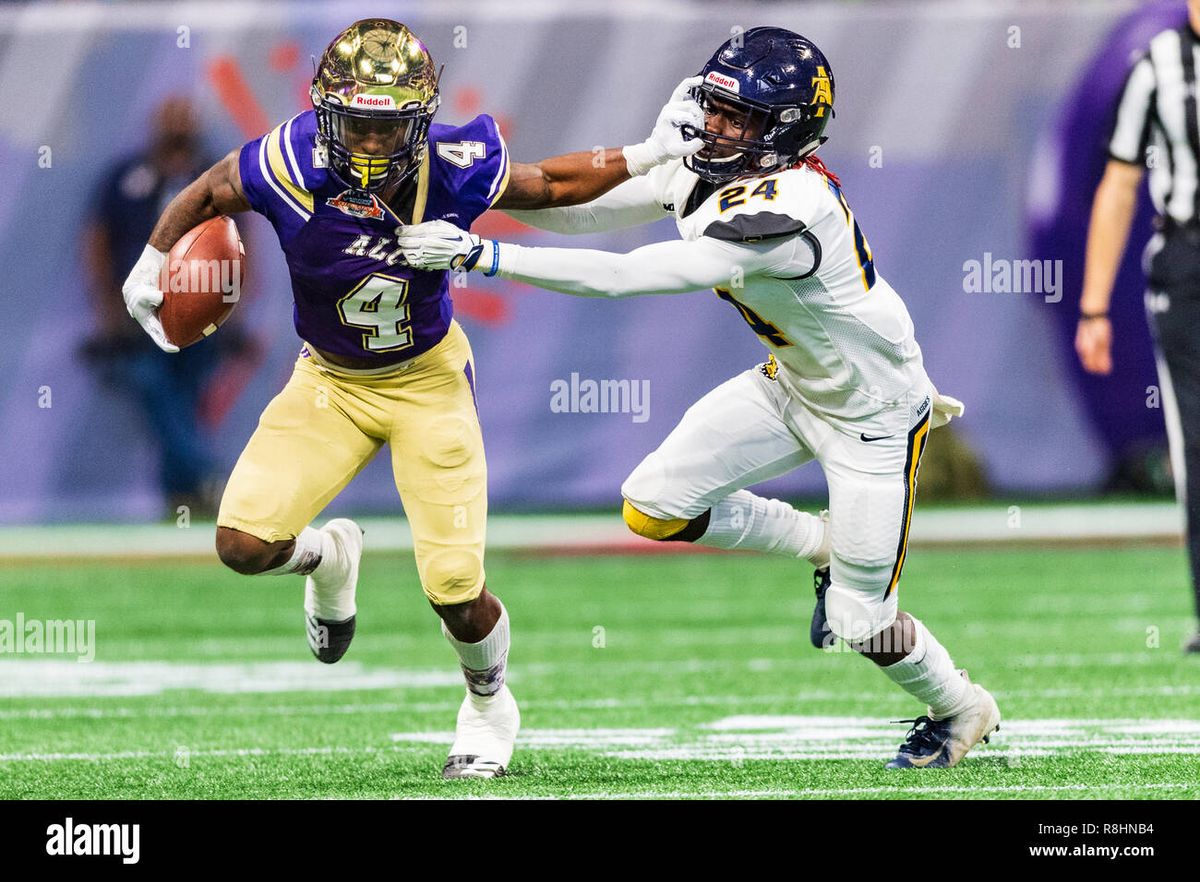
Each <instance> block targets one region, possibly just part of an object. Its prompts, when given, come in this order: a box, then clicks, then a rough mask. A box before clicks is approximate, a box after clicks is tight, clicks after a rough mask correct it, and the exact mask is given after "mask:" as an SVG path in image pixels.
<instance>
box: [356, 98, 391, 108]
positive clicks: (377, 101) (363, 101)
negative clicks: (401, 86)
mask: <svg viewBox="0 0 1200 882" xmlns="http://www.w3.org/2000/svg"><path fill="white" fill-rule="evenodd" d="M350 106H351V107H385V108H387V109H388V110H394V109H395V107H396V99H395V98H393V97H392V96H391V95H355V96H354V99H353V100H352V101H351V102H350Z"/></svg>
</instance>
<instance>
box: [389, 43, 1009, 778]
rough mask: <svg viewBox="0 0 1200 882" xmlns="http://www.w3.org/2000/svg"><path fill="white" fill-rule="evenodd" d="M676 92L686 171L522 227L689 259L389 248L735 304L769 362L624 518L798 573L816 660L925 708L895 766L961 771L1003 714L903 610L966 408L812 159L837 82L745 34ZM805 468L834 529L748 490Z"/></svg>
mask: <svg viewBox="0 0 1200 882" xmlns="http://www.w3.org/2000/svg"><path fill="white" fill-rule="evenodd" d="M689 94H690V95H691V96H692V97H693V98H694V99H695V102H696V103H695V104H694V105H692V110H693V119H692V122H691V123H684V124H683V125H682V126H681V129H682V134H683V135H684V136H685V138H688V139H689V145H688V146H689V149H690V150H692V151H694V152H692V154H691V155H690V156H688V157H685V158H682V159H678V158H677V159H673V160H667V161H663V162H660V163H657V164H654V163H653V161H652V160H651V161H648V162H647V163H646V164H645V166H640V165H638V164H637V163H636V162H633V161H631V162H630V163H629V165H630V171H631V174H633V175H634V177H633V178H632V179H631V180H629V181H627V182H625V183H623V184H621V185H620V186H618V187H617V188H616V189H614V190H612V191H611V192H610V193H609V194H608V195H606V196H603V197H601V198H600V199H598V200H596V201H594V202H591V203H588V204H586V205H581V206H575V207H570V208H557V209H550V210H548V211H541V212H532V213H523V214H521V215H520V216H521V219H522V220H526V221H528V222H529V223H532V224H534V225H535V226H539V227H542V228H544V229H551V230H557V231H561V232H593V231H597V230H609V229H616V228H619V227H626V226H630V225H633V224H638V223H646V222H649V221H653V220H657V219H659V218H661V217H666V216H672V215H673V216H674V217H675V220H676V224H677V226H678V229H679V233H680V235H681V237H682V240H681V241H675V242H661V243H657V244H653V245H648V246H645V247H643V248H638V249H636V250H634V251H631V252H629V253H627V254H613V253H609V252H603V251H594V250H584V249H560V248H525V247H520V246H517V245H511V244H501V243H497V242H492V241H488V240H480V239H479V238H478V237H477V236H473V235H471V234H469V233H465V232H463V231H461V230H458V229H457V228H455V227H454V226H453V225H451V224H447V223H445V222H441V221H436V222H432V223H427V224H419V225H417V226H413V227H408V228H406V229H405V230H404V231H402V234H401V238H400V245H401V247H402V249H403V252H404V255H405V259H406V260H407V261H408V262H409V263H410V264H411V265H412V266H414V267H416V268H419V269H431V270H440V269H446V268H461V269H465V270H472V269H475V270H480V271H482V272H483V273H484V274H485V275H497V274H498V275H501V276H503V277H506V278H511V279H516V280H518V281H522V282H527V283H529V284H534V285H538V286H540V287H543V288H548V289H551V290H555V291H561V292H563V293H566V294H575V295H580V296H584V297H627V296H631V295H637V294H670V293H684V292H688V291H695V290H696V289H699V288H706V287H712V288H714V289H715V290H716V293H717V294H718V296H720V297H721V298H722V299H724V300H727V301H728V302H729V303H730V304H732V306H733V307H734V308H735V309H736V310H737V312H738V313H739V314H740V315H741V317H742V319H744V320H745V321H746V323H747V324H749V326H750V328H751V329H752V330H753V331H754V333H756V334H757V335H758V336H759V337H760V338H761V340H762V341H763V343H764V345H765V346H766V347H767V349H768V350H769V352H770V354H769V356H768V358H767V361H766V363H765V364H763V365H761V366H759V367H758V368H755V369H752V370H748V371H746V372H744V373H742V374H739V375H738V376H736V377H734V378H732V379H731V380H728V381H727V382H725V383H723V384H722V385H720V386H718V387H717V388H716V389H714V390H712V391H711V392H709V393H708V394H707V395H705V396H704V397H703V398H702V399H700V401H698V402H696V404H695V405H693V406H692V407H691V408H690V409H689V410H688V411H687V413H686V414H685V415H684V417H683V419H682V420H681V421H680V423H679V425H677V426H676V427H675V429H674V430H673V431H672V432H671V433H670V434H669V435H668V436H667V438H666V440H665V441H663V443H662V444H661V445H660V446H659V448H658V449H657V450H655V451H654V452H653V453H651V454H650V455H649V456H647V457H646V458H645V459H644V460H643V461H642V463H641V464H640V465H639V466H638V467H637V468H636V469H635V470H634V472H633V474H631V475H630V476H629V478H628V479H627V480H626V481H625V483H624V485H623V486H622V488H621V492H622V495H623V496H624V497H625V503H624V517H625V520H626V522H627V523H628V524H629V526H630V528H631V529H632V530H633V531H634V532H636V533H638V534H640V535H642V536H646V537H648V538H651V539H656V540H661V541H688V542H696V543H699V544H701V545H708V546H713V547H716V548H730V549H732V548H737V549H750V550H758V551H764V552H768V553H775V554H784V555H788V556H791V557H793V558H798V559H806V560H808V561H810V562H811V563H812V564H813V565H814V566H815V567H816V568H817V573H816V584H817V599H818V603H817V609H816V611H815V612H814V617H813V625H812V634H811V637H812V639H813V641H814V643H816V644H818V645H822V644H824V645H829V644H831V643H833V642H834V638H835V637H840V638H842V639H843V640H845V641H846V642H847V643H848V644H849V645H850V646H851V647H852V648H853V649H855V650H856V651H857V652H859V653H861V654H862V655H864V656H866V657H867V658H869V659H870V660H871V661H873V662H874V663H875V664H876V665H878V666H879V667H880V668H881V670H882V671H883V672H884V674H886V675H887V676H888V677H889V678H890V679H891V680H892V681H893V682H895V683H896V684H897V685H898V686H900V687H901V688H902V689H904V690H906V691H907V692H909V693H910V694H911V695H913V696H914V697H916V698H917V699H919V700H920V701H921V702H922V703H924V704H925V705H927V713H926V714H925V715H923V716H919V717H917V718H916V719H915V720H913V721H911V722H912V723H913V725H912V728H911V729H910V730H909V732H908V734H907V736H906V738H905V741H904V743H903V744H902V745H901V746H900V749H899V751H898V753H897V755H896V756H895V758H893V759H892V760H891V761H890V762H889V763H888V767H889V768H913V767H947V766H953V765H954V764H956V763H957V762H958V761H959V760H960V759H961V758H962V757H963V755H964V754H965V753H966V752H967V751H968V750H970V749H971V748H972V747H974V746H975V745H976V744H977V743H979V742H980V741H986V740H987V737H988V736H989V735H990V734H991V733H992V732H993V731H995V730H996V729H997V728H998V727H999V722H1000V711H999V709H998V707H997V705H996V702H995V699H994V698H993V697H992V696H991V694H990V693H988V692H987V691H986V690H985V689H984V688H983V687H982V686H979V685H978V684H974V683H972V682H971V681H970V680H969V679H968V678H967V676H966V672H965V671H960V670H958V669H956V667H955V665H954V663H953V662H952V661H951V658H950V655H949V653H948V652H947V651H946V649H945V648H944V647H943V646H942V644H941V643H939V642H938V641H937V639H936V638H935V637H934V636H933V635H932V634H931V633H930V632H929V630H928V629H927V628H926V627H925V625H924V624H923V623H922V622H920V621H919V620H918V619H916V618H915V617H913V616H911V615H909V614H908V613H905V612H902V611H900V610H899V608H898V606H897V596H898V593H899V583H900V575H901V570H902V568H903V566H904V559H905V556H906V552H907V546H908V532H909V525H910V523H911V519H912V511H913V504H914V501H915V492H916V481H917V469H918V466H919V464H920V459H921V453H922V451H923V450H924V448H925V444H926V441H927V439H928V434H929V431H930V429H931V428H933V427H935V426H937V425H940V424H941V423H944V422H946V421H947V420H948V419H949V418H950V416H952V415H958V414H961V412H962V405H961V404H959V403H958V402H956V401H954V400H953V399H949V398H944V397H942V396H940V395H938V393H937V391H936V390H935V389H934V387H933V385H932V383H931V382H930V380H929V377H928V376H927V375H926V373H925V369H924V366H923V364H922V359H921V349H920V347H919V346H918V345H917V341H916V339H915V337H914V336H913V324H912V320H911V319H910V318H909V314H908V310H907V309H906V308H905V306H904V303H903V301H902V300H901V299H900V297H899V295H897V293H896V292H895V291H894V290H893V289H892V287H891V286H890V285H889V284H888V283H887V282H886V281H885V280H884V279H883V277H882V276H880V275H879V273H878V272H877V271H876V269H875V265H874V261H873V258H872V254H871V249H870V246H869V245H868V244H867V240H866V237H865V236H864V235H863V232H862V230H861V229H860V228H859V225H858V223H857V222H856V221H855V219H854V214H853V213H852V212H851V210H850V206H849V204H848V203H847V201H846V198H845V196H844V195H843V194H842V190H841V185H840V182H839V181H838V179H837V177H836V176H835V175H834V174H832V173H831V172H830V171H829V170H828V169H826V168H825V166H824V164H823V163H822V162H821V161H820V160H819V159H818V158H817V157H816V156H815V155H814V151H815V150H816V149H817V147H819V146H820V145H821V144H822V143H823V142H824V141H825V137H824V135H823V132H824V129H825V126H826V124H827V123H828V121H829V119H830V117H832V116H833V98H834V80H833V73H832V70H831V68H830V65H829V62H828V61H827V60H826V59H825V56H824V55H823V54H822V53H821V51H820V50H819V49H818V48H817V47H816V46H815V45H814V44H813V43H812V42H811V41H809V40H807V39H805V38H804V37H802V36H800V35H799V34H795V33H793V32H791V31H787V30H784V29H782V28H753V29H751V30H748V31H746V32H745V33H744V34H741V35H740V37H739V38H738V39H735V40H730V41H729V42H727V43H726V44H725V45H723V46H722V47H721V48H720V49H719V50H718V51H717V53H716V54H715V55H714V56H713V57H712V59H711V60H710V61H709V62H708V64H707V65H705V67H704V69H703V70H702V71H701V73H700V75H699V76H697V77H693V78H689V79H688V80H685V81H684V82H683V83H682V84H680V89H679V90H677V93H676V96H675V98H676V103H677V105H678V101H679V100H680V99H684V100H686V98H687V96H688V95H689ZM639 173H640V174H639ZM814 459H815V460H816V461H817V462H819V463H820V464H821V467H822V469H823V470H824V472H825V476H826V479H827V481H828V485H829V511H828V512H822V513H821V514H820V515H814V514H809V513H805V512H800V511H797V510H796V509H794V508H793V507H792V506H790V505H788V504H787V503H785V502H782V501H780V500H777V499H764V498H762V497H759V496H756V495H755V494H753V493H751V492H749V491H748V490H746V489H745V488H746V487H748V486H751V485H754V484H757V483H759V482H761V481H764V480H767V479H769V478H773V477H776V476H778V475H781V474H784V473H786V472H789V471H791V470H792V469H795V468H797V467H798V466H800V465H803V464H804V463H806V462H809V461H811V460H814Z"/></svg>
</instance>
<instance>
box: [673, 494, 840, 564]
mask: <svg viewBox="0 0 1200 882" xmlns="http://www.w3.org/2000/svg"><path fill="white" fill-rule="evenodd" d="M827 531H828V524H827V523H826V521H825V520H824V519H823V518H820V517H818V516H816V515H811V514H808V513H807V512H803V511H797V510H796V509H794V508H792V507H791V506H790V505H788V504H787V503H786V502H783V501H781V500H779V499H764V498H763V497H761V496H755V495H754V494H753V493H751V492H750V491H749V490H738V491H737V492H736V493H730V494H729V495H728V496H726V497H725V498H724V499H722V500H721V501H720V502H718V503H717V504H716V505H714V506H713V507H712V514H711V515H710V516H709V521H708V529H707V530H705V531H704V535H703V536H701V537H700V538H699V539H697V540H696V542H697V544H699V545H708V546H710V547H711V548H726V549H733V548H740V549H743V550H747V551H765V552H767V553H768V554H782V555H786V556H787V557H798V558H804V559H806V560H809V561H811V562H812V564H813V566H816V567H818V568H820V567H826V566H829V546H828V543H827V542H826V541H825V534H826V532H827Z"/></svg>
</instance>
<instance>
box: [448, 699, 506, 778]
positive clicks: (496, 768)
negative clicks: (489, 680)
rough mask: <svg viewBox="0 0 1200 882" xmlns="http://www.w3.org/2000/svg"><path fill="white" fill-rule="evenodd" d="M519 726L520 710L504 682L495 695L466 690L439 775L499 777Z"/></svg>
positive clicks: (504, 768) (452, 776) (504, 769)
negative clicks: (448, 751) (448, 754)
mask: <svg viewBox="0 0 1200 882" xmlns="http://www.w3.org/2000/svg"><path fill="white" fill-rule="evenodd" d="M520 728H521V712H520V710H518V709H517V700H516V699H515V698H513V694H512V692H510V691H509V689H508V685H507V684H506V685H504V686H501V687H500V691H499V692H497V693H496V694H495V695H476V694H475V693H474V692H470V691H468V692H467V695H466V697H465V698H464V699H463V703H462V706H461V707H460V708H459V709H458V725H457V727H456V729H455V733H454V745H453V746H452V747H451V748H450V756H449V758H448V759H447V760H446V765H445V766H444V767H443V768H442V777H443V778H446V779H450V778H499V777H500V776H501V775H504V774H506V773H507V769H508V763H509V760H511V759H512V753H513V743H514V742H515V741H516V740H517V731H518V730H519V729H520Z"/></svg>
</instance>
